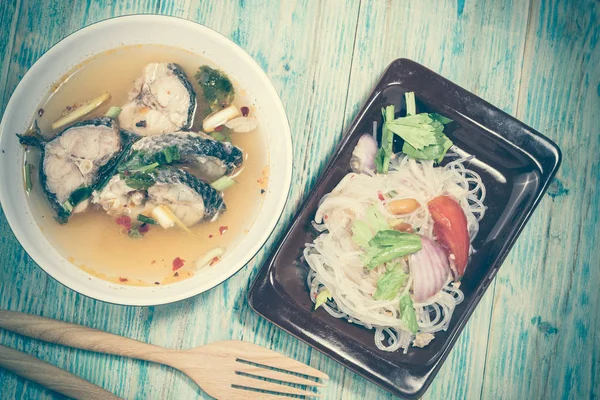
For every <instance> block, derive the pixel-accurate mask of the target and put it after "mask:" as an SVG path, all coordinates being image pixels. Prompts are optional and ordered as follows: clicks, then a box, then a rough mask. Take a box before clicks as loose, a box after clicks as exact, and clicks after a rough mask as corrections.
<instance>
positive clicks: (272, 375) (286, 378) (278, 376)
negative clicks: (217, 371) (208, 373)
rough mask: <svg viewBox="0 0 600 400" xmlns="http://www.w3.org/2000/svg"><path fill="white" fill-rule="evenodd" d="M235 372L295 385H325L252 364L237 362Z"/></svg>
mask: <svg viewBox="0 0 600 400" xmlns="http://www.w3.org/2000/svg"><path fill="white" fill-rule="evenodd" d="M235 370H236V372H242V373H244V374H250V375H255V376H259V377H262V378H269V379H275V380H277V381H282V382H288V383H295V384H297V385H305V386H313V387H323V386H325V385H324V384H322V383H321V382H317V381H313V380H312V379H306V378H302V377H300V376H297V375H292V374H286V373H285V372H279V371H274V370H272V369H266V368H261V367H256V366H254V365H249V364H242V363H238V364H237V366H236V367H235Z"/></svg>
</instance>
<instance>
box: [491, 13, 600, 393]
mask: <svg viewBox="0 0 600 400" xmlns="http://www.w3.org/2000/svg"><path fill="white" fill-rule="evenodd" d="M530 13H531V14H530V15H531V16H530V25H529V28H528V35H527V47H526V51H525V58H524V65H523V70H524V73H523V75H522V79H521V85H520V86H521V89H520V91H519V97H518V111H517V117H518V118H519V119H522V120H523V121H524V122H525V123H527V124H529V125H531V126H533V127H534V128H536V129H538V130H539V131H540V132H542V133H544V134H546V135H547V136H549V137H550V138H551V139H553V140H554V141H556V143H558V145H559V146H560V147H561V149H562V152H563V164H562V166H561V168H560V171H559V174H558V176H557V179H555V181H554V183H553V184H552V186H551V187H550V189H549V191H548V195H547V196H546V199H545V200H544V201H543V202H542V203H541V205H540V207H539V208H538V210H537V212H536V213H535V215H534V216H533V218H532V220H531V221H530V223H529V224H528V226H527V227H526V229H525V231H524V232H523V237H522V239H520V240H519V242H518V244H517V246H516V248H515V249H514V250H513V251H512V253H511V255H510V257H509V259H508V260H507V262H506V263H505V265H504V267H503V268H502V269H501V270H500V272H499V273H498V277H497V284H496V288H495V290H496V293H495V299H494V309H493V317H492V324H491V326H490V338H489V346H488V353H487V359H486V371H485V382H484V387H483V392H482V393H483V394H485V395H486V397H489V398H495V397H498V396H502V398H506V399H524V398H532V397H537V398H556V399H559V398H561V399H581V398H590V399H593V398H597V396H598V393H599V391H598V385H599V381H598V376H599V375H598V373H599V372H600V364H599V361H598V360H599V359H598V356H599V354H600V347H599V346H598V345H599V342H598V333H597V331H598V329H599V328H600V316H599V312H598V311H599V309H598V303H599V302H600V291H599V290H598V283H599V282H600V269H599V268H598V267H599V266H600V262H599V261H598V260H599V258H600V251H599V250H598V244H599V242H598V238H599V236H600V225H599V224H598V212H599V210H600V206H599V203H598V199H599V197H600V189H599V188H598V171H600V164H599V155H598V154H599V151H600V147H599V145H600V128H598V121H600V97H599V96H600V93H598V88H599V84H600V68H598V65H599V63H600V47H599V46H598V39H600V26H599V24H598V20H599V18H600V7H599V4H598V2H596V1H580V2H556V3H549V2H544V1H534V2H532V4H531V11H530ZM541 60H543V62H540V61H541ZM506 327H510V332H507V329H506Z"/></svg>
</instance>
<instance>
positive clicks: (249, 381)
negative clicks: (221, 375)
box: [232, 375, 321, 397]
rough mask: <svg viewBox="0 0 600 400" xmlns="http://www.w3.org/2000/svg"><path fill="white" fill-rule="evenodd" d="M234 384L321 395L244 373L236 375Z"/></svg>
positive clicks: (307, 395) (252, 387)
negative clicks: (244, 374)
mask: <svg viewBox="0 0 600 400" xmlns="http://www.w3.org/2000/svg"><path fill="white" fill-rule="evenodd" d="M232 385H235V386H244V387H248V388H251V389H259V390H267V391H270V392H278V393H283V394H295V395H299V396H306V397H321V395H320V394H318V393H315V392H311V391H308V390H302V389H296V388H295V387H291V386H287V385H283V384H279V383H272V382H268V381H263V380H260V379H255V378H251V377H248V376H243V375H236V376H235V379H234V382H232ZM236 389H238V388H237V387H236ZM239 389H241V390H244V389H242V388H239ZM253 394H254V393H253Z"/></svg>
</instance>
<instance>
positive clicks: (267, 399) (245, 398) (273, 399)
mask: <svg viewBox="0 0 600 400" xmlns="http://www.w3.org/2000/svg"><path fill="white" fill-rule="evenodd" d="M249 399H252V400H296V399H299V400H303V398H292V397H289V396H287V395H285V394H281V395H280V394H274V393H263V392H255V391H253V390H252V391H250V390H246V389H242V388H232V390H231V391H230V392H228V393H227V400H249ZM304 399H307V397H304Z"/></svg>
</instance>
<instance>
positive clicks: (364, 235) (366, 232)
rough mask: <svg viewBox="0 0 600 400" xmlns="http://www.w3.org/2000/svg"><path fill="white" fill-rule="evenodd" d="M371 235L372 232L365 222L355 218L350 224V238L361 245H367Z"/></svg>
mask: <svg viewBox="0 0 600 400" xmlns="http://www.w3.org/2000/svg"><path fill="white" fill-rule="evenodd" d="M372 237H373V232H371V228H369V225H367V223H366V222H364V221H360V220H355V221H354V223H353V224H352V240H354V243H356V244H357V245H359V246H361V247H368V246H369V240H371V238H372Z"/></svg>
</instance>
